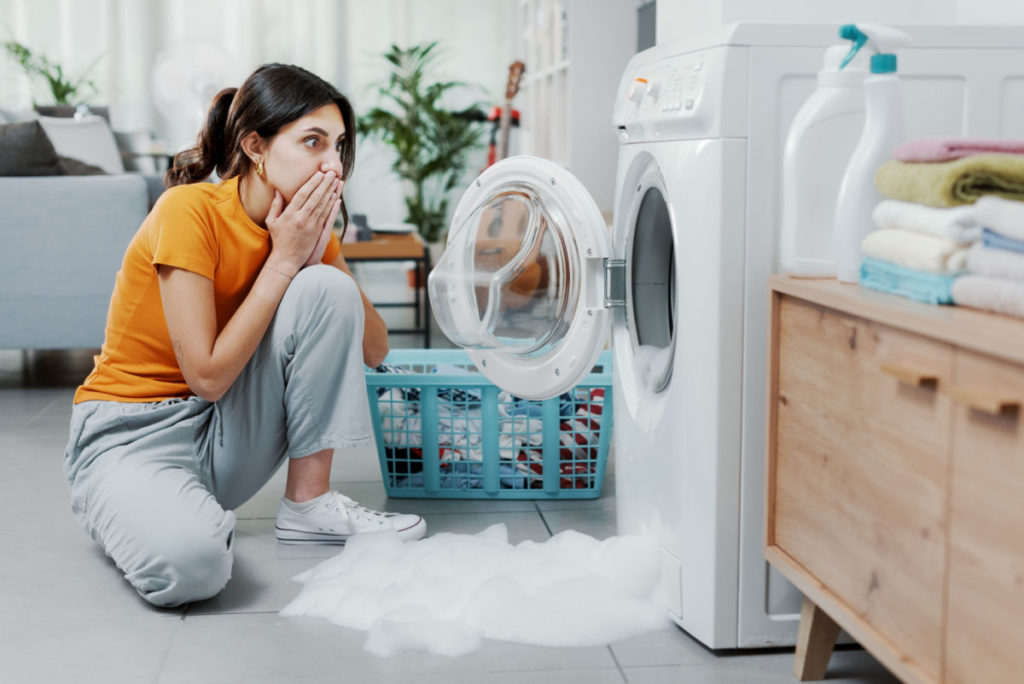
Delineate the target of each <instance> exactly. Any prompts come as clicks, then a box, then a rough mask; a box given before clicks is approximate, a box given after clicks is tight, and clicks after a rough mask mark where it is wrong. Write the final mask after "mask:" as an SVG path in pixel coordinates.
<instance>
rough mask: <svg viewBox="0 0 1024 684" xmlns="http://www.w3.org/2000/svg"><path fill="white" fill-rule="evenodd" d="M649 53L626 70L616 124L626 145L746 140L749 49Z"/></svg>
mask: <svg viewBox="0 0 1024 684" xmlns="http://www.w3.org/2000/svg"><path fill="white" fill-rule="evenodd" d="M644 56H645V54H644V53H641V54H640V55H638V58H639V59H638V58H634V61H633V62H631V63H630V64H629V66H627V67H626V71H625V73H624V74H623V77H622V81H620V83H619V92H618V95H617V97H616V100H615V112H614V114H613V117H614V119H613V122H614V125H615V128H616V132H617V134H618V136H619V140H620V142H636V141H641V140H665V139H677V138H678V139H697V138H713V137H720V136H730V137H732V136H744V135H746V125H745V122H746V119H745V112H746V104H747V101H746V97H747V72H748V67H749V54H748V49H747V48H745V47H734V46H715V47H711V48H708V49H704V50H700V51H694V52H689V53H684V54H678V55H673V56H669V57H666V56H663V55H662V56H660V57H659V56H657V55H655V56H653V57H652V58H649V60H650V61H648V62H646V63H644V61H643V58H644Z"/></svg>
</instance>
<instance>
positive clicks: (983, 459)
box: [946, 341, 1024, 684]
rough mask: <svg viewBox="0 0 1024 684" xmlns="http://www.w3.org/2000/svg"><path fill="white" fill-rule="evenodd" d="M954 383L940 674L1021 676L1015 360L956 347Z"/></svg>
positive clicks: (1023, 590)
mask: <svg viewBox="0 0 1024 684" xmlns="http://www.w3.org/2000/svg"><path fill="white" fill-rule="evenodd" d="M1018 342H1019V341H1018ZM953 383H954V385H953V388H954V392H957V393H958V396H959V397H960V401H958V405H957V407H956V409H955V411H954V413H953V470H952V473H953V475H952V479H953V487H952V492H951V497H950V498H951V506H950V530H949V596H948V603H947V605H948V608H947V610H948V616H949V617H948V629H947V642H946V643H947V659H946V664H947V670H946V681H948V682H957V683H958V684H961V683H962V684H967V683H969V682H999V681H1011V680H1010V679H1008V678H1007V677H1008V673H1012V674H1013V676H1014V681H1021V679H1024V624H1022V622H1024V424H1022V420H1021V418H1020V416H1019V409H1018V410H1017V411H1014V410H1013V409H1010V408H1009V406H1011V405H1014V404H1015V405H1017V406H1019V404H1020V402H1021V401H1022V400H1024V389H1022V388H1024V367H1022V366H1019V365H1015V364H1009V363H1005V362H1000V361H996V360H993V359H990V358H986V357H984V356H981V355H979V354H973V353H970V352H958V354H957V364H956V371H955V373H954V377H953Z"/></svg>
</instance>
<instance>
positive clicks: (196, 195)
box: [75, 177, 341, 404]
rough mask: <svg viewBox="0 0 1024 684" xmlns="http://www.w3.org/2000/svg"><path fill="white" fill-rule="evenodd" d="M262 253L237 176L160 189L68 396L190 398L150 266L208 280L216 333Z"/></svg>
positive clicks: (266, 248) (332, 249)
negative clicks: (92, 353) (94, 347)
mask: <svg viewBox="0 0 1024 684" xmlns="http://www.w3.org/2000/svg"><path fill="white" fill-rule="evenodd" d="M340 252H341V244H340V243H339V241H338V237H337V236H336V235H332V236H331V240H330V242H329V243H328V245H327V250H326V251H325V252H324V257H323V261H324V263H330V262H332V261H334V260H335V259H336V258H337V257H338V254H339V253H340ZM269 254H270V234H269V233H268V232H267V231H266V230H265V229H263V228H260V227H259V226H258V225H256V223H254V222H253V221H252V219H250V218H249V216H248V215H247V214H246V213H245V210H244V209H243V208H242V202H241V199H240V198H239V196H238V178H237V177H235V178H231V179H229V180H226V181H222V182H221V183H219V184H213V183H193V184H189V185H179V186H176V187H173V188H170V189H168V190H167V191H166V192H164V193H163V194H162V195H161V196H160V199H159V200H158V201H157V203H156V206H154V207H153V210H152V211H151V212H150V213H149V216H147V217H146V220H145V221H143V222H142V226H141V227H140V228H139V230H138V232H137V233H136V234H135V237H134V238H132V241H131V243H130V244H129V245H128V249H127V251H126V252H125V255H124V261H123V262H122V263H121V270H120V271H118V272H117V278H116V281H115V284H114V294H113V295H112V296H111V299H110V309H109V310H108V312H107V328H106V333H105V338H104V341H103V347H102V349H101V350H100V354H99V356H97V357H96V366H95V367H94V368H93V371H92V373H90V374H89V377H87V378H86V379H85V382H84V383H83V384H82V385H81V387H79V388H78V391H76V392H75V403H76V404H77V403H79V402H82V401H90V400H93V399H100V400H110V401H127V402H142V401H160V400H162V399H169V398H171V397H187V396H190V395H191V394H193V392H192V390H190V389H189V386H188V384H187V383H186V382H185V378H184V377H183V376H182V374H181V369H180V368H178V361H177V359H175V357H174V350H173V348H172V347H171V338H170V335H169V334H168V332H167V322H166V319H165V318H164V308H163V301H162V299H161V297H160V283H159V280H158V278H157V269H156V267H157V265H166V266H176V267H178V268H183V269H186V270H188V271H192V272H193V273H198V274H199V275H201V276H203V277H204V278H209V279H210V280H212V281H213V291H214V297H215V301H216V308H217V332H218V334H219V333H220V331H221V330H223V329H224V326H225V325H226V324H227V322H228V321H229V320H230V319H231V316H232V315H234V313H235V311H236V310H237V309H238V307H239V306H240V305H241V303H242V301H243V300H244V299H245V297H246V295H248V294H249V290H250V289H251V288H252V284H253V282H254V281H255V280H256V276H257V275H259V272H260V269H261V268H262V267H263V262H264V261H266V258H267V256H268V255H269Z"/></svg>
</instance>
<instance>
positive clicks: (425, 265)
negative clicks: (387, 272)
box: [341, 233, 431, 349]
mask: <svg viewBox="0 0 1024 684" xmlns="http://www.w3.org/2000/svg"><path fill="white" fill-rule="evenodd" d="M341 253H342V254H344V255H345V261H347V262H349V263H350V264H352V263H358V262H360V261H413V262H415V263H416V283H415V284H416V287H415V288H414V290H413V298H412V301H411V302H410V301H400V302H373V305H374V306H375V307H388V308H394V307H412V308H414V309H415V311H416V318H415V327H412V328H395V329H390V330H389V331H388V332H390V333H394V334H396V335H409V334H420V335H423V346H424V347H425V348H426V349H429V348H430V298H429V297H428V296H427V276H428V275H429V274H430V267H431V264H430V249H429V248H428V247H427V244H426V243H425V242H424V241H423V238H421V237H420V236H419V234H418V233H374V234H373V239H372V240H364V241H363V242H343V243H341ZM421 298H422V301H421ZM371 301H372V300H371Z"/></svg>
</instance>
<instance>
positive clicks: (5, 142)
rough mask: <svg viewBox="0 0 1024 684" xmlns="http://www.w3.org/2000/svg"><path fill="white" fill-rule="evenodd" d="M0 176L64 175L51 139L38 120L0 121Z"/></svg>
mask: <svg viewBox="0 0 1024 684" xmlns="http://www.w3.org/2000/svg"><path fill="white" fill-rule="evenodd" d="M0 149H2V150H3V151H4V153H3V154H2V155H0V176H59V175H63V171H62V170H61V168H60V160H59V159H58V158H57V151H56V150H55V149H54V148H53V143H51V142H50V139H49V138H48V137H47V136H46V131H44V130H43V127H42V125H40V123H39V122H38V121H24V122H21V123H9V124H0Z"/></svg>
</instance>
